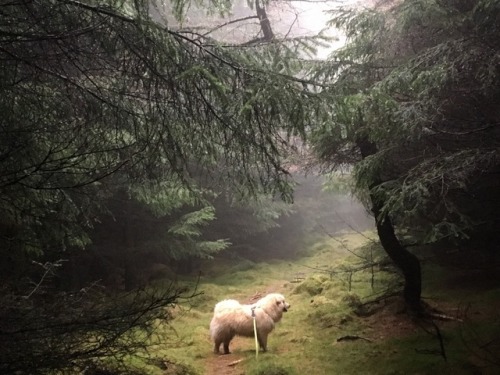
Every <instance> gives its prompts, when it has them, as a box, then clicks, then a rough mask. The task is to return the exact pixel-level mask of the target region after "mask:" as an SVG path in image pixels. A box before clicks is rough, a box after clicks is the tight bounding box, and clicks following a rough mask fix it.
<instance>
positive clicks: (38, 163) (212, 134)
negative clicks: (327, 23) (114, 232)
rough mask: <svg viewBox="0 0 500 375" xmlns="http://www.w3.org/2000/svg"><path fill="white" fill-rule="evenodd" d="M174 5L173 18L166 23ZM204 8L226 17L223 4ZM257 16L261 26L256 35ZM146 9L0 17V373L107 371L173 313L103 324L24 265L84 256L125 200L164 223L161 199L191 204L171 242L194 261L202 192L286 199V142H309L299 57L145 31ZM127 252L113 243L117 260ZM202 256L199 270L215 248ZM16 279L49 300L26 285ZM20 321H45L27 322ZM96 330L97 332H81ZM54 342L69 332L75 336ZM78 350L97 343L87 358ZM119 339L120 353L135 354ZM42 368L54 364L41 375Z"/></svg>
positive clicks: (313, 100) (39, 11)
mask: <svg viewBox="0 0 500 375" xmlns="http://www.w3.org/2000/svg"><path fill="white" fill-rule="evenodd" d="M185 3H186V2H183V1H177V2H175V5H176V7H175V9H177V10H178V11H177V15H181V14H182V4H185ZM214 4H219V5H220V6H221V8H220V10H221V12H222V13H223V14H226V13H227V11H228V5H229V3H224V2H222V3H221V2H214ZM262 5H263V4H259V6H258V9H259V15H260V22H262V23H266V22H267V21H266V17H265V16H264V13H265V9H264V7H263V6H262ZM154 6H155V4H154V2H153V1H147V0H139V1H125V0H123V1H120V0H105V1H92V0H88V1H76V0H49V1H41V0H20V1H15V2H7V3H2V4H1V5H0V13H1V14H2V23H1V25H0V110H1V113H2V117H1V118H0V150H1V151H0V171H1V172H0V194H1V196H2V200H1V201H0V215H1V217H2V219H1V223H0V234H1V241H2V245H3V246H2V251H3V253H4V254H5V257H3V262H2V263H3V264H2V266H3V267H4V268H6V269H7V268H14V269H15V271H16V273H17V275H15V276H16V277H14V278H12V279H11V280H9V282H6V283H5V284H4V285H5V286H4V288H3V289H2V297H1V298H2V301H5V303H2V306H4V307H5V309H3V310H2V311H1V314H2V323H3V324H2V326H1V327H0V339H1V342H0V345H1V346H2V348H4V347H5V348H7V347H8V348H9V350H5V351H4V350H2V356H3V355H4V354H5V356H6V357H3V358H1V360H0V362H2V366H3V369H5V370H6V371H11V370H12V371H24V372H27V373H35V372H44V371H47V370H51V371H52V370H56V369H63V370H70V369H71V366H74V367H75V368H78V367H81V365H82V363H83V362H82V361H84V360H86V359H94V360H98V359H102V357H106V356H108V357H116V352H115V351H114V346H113V345H115V344H116V343H117V342H118V341H119V340H118V339H120V338H122V337H125V336H124V335H123V334H125V333H126V332H130V330H132V331H133V329H135V328H141V327H142V326H144V325H147V324H152V322H153V321H154V319H155V318H156V317H161V316H162V314H161V312H162V311H164V310H163V308H164V307H167V306H168V305H169V304H171V303H173V301H175V300H177V298H178V297H179V294H178V293H175V292H173V293H170V294H168V295H167V296H166V297H165V298H160V299H158V300H156V299H155V300H154V301H155V302H154V304H153V305H154V308H152V309H151V310H147V309H146V310H141V309H140V308H139V307H138V306H140V302H141V301H142V302H144V299H142V300H141V299H140V300H135V301H132V302H131V303H130V304H128V305H127V306H126V307H125V308H124V309H123V311H125V313H123V314H121V313H120V312H116V315H114V314H113V315H109V314H108V313H109V308H108V307H109V306H108V300H107V299H106V298H104V299H101V298H100V296H96V297H95V299H89V300H88V301H81V300H80V299H79V298H80V297H81V296H82V295H80V294H79V295H77V296H76V300H73V299H72V298H69V297H68V298H65V297H64V295H63V294H59V293H56V292H47V293H45V291H46V290H49V286H50V287H55V285H54V283H46V280H47V278H46V277H45V275H46V272H42V274H41V275H39V272H34V271H33V270H32V269H31V268H32V267H29V266H28V264H29V261H31V260H33V259H38V260H42V259H43V261H41V262H40V264H42V265H43V266H44V267H45V268H44V269H47V270H49V269H50V270H51V271H52V270H53V269H54V267H52V265H54V264H58V263H57V259H59V258H58V257H59V256H60V254H61V253H64V252H65V251H67V250H68V249H74V248H85V247H88V245H89V243H90V241H91V238H90V235H89V233H91V229H92V227H94V226H97V225H98V224H99V220H101V219H102V217H103V215H104V214H106V213H108V212H109V208H110V207H109V202H110V201H111V200H112V199H113V198H116V197H117V196H120V195H121V194H123V195H125V196H126V197H127V198H131V197H133V199H134V201H133V202H132V203H133V204H136V203H137V202H138V201H140V202H142V203H143V204H144V205H146V206H147V207H148V209H150V210H152V211H154V210H155V209H156V210H157V213H161V214H162V215H164V214H165V213H167V212H171V211H168V210H171V209H173V208H175V207H178V206H176V204H175V202H172V198H175V192H174V191H176V190H175V189H172V190H171V191H169V189H168V188H166V187H165V184H166V185H167V187H171V186H174V187H175V188H179V189H178V190H177V191H183V192H186V191H188V193H187V196H184V197H181V198H179V200H180V201H181V202H180V203H181V204H183V205H184V206H183V207H184V208H185V207H186V206H188V205H190V206H191V207H190V209H191V212H185V213H184V215H183V220H184V221H181V224H182V225H178V224H179V222H176V223H171V224H172V225H171V226H170V231H169V234H170V235H171V238H174V239H179V237H183V238H184V240H186V239H187V240H188V241H190V242H191V244H193V243H195V244H196V245H200V244H203V243H202V242H200V241H198V240H196V237H197V236H198V235H199V231H198V228H199V225H200V224H202V223H205V222H206V221H208V220H210V219H211V218H212V215H213V212H211V211H210V207H209V205H208V204H207V205H202V206H204V207H205V208H204V207H199V205H198V204H196V205H192V204H190V202H191V201H192V200H196V199H200V200H199V201H198V203H205V202H203V201H202V200H201V198H200V195H202V194H198V192H205V191H207V190H210V189H211V188H212V187H213V186H223V185H224V183H226V182H227V180H229V179H230V180H231V181H234V182H233V188H232V190H233V193H234V192H236V193H234V194H235V195H236V196H237V197H238V199H239V200H240V201H242V200H244V199H245V198H250V197H253V196H256V195H258V194H261V193H262V194H269V195H271V196H273V195H279V196H281V197H283V198H286V199H289V198H290V196H291V186H290V184H289V175H288V172H287V170H286V168H284V166H283V165H282V160H281V153H282V152H283V150H284V149H285V147H287V136H288V135H289V134H295V135H297V134H301V133H303V132H304V128H305V125H306V124H307V122H308V119H309V118H310V117H311V113H313V112H314V107H315V106H316V105H317V103H318V100H319V98H318V96H317V95H316V94H314V93H311V92H309V91H308V90H305V89H304V86H303V84H304V80H303V79H300V78H296V77H295V76H294V74H295V73H297V72H299V71H300V69H301V60H300V59H299V58H296V57H294V52H295V51H296V50H297V49H298V48H299V47H300V46H304V45H305V44H304V41H303V40H296V41H294V42H292V43H291V44H290V45H288V46H287V45H285V44H282V43H278V40H277V39H276V36H275V35H271V36H270V34H267V36H266V38H267V40H266V41H267V42H269V39H270V38H274V39H273V40H272V41H271V42H272V43H264V44H262V43H258V41H252V43H250V44H247V45H245V46H240V47H241V48H237V47H238V46H237V45H234V44H233V45H227V44H221V43H218V42H217V41H216V40H215V39H213V38H211V37H210V36H209V35H201V34H199V33H196V32H195V31H193V30H188V31H183V30H181V29H178V30H176V29H174V28H171V27H169V25H166V24H164V23H161V22H159V21H156V20H154V19H153V17H152V12H153V10H154V9H155V7H154ZM267 31H269V29H268V30H267ZM283 54H284V56H286V57H287V58H288V59H287V60H283V59H282V58H281V57H282V56H283ZM131 201H132V200H131V199H127V200H126V201H125V202H126V204H128V203H131ZM194 206H196V207H194ZM179 207H180V206H179ZM125 208H127V207H125ZM196 209H200V211H198V215H193V214H192V211H193V210H196ZM162 210H163V211H162ZM125 211H126V212H130V211H127V210H125ZM176 225H177V226H176ZM125 229H128V228H127V225H125ZM127 233H129V232H127ZM133 240H134V239H133V238H131V237H127V238H125V239H124V242H125V243H126V246H125V248H126V251H125V255H128V254H127V251H128V249H133V248H134V246H135V244H134V243H133ZM183 243H185V242H183ZM210 244H211V245H214V242H211V243H208V242H205V243H204V245H210ZM215 245H220V243H219V244H217V243H215ZM219 248H220V246H219ZM177 250H178V249H177ZM198 250H201V251H202V252H205V254H210V252H211V251H212V250H214V248H213V247H210V246H208V247H206V246H205V247H204V248H202V249H200V248H199V249H198ZM215 250H216V249H215ZM4 254H2V255H4ZM171 255H173V253H172V254H171ZM181 255H185V254H184V253H183V254H181ZM124 258H127V256H124ZM12 261H14V262H15V266H16V267H11V266H10V265H9V262H12ZM45 261H47V262H45ZM125 263H126V264H128V265H130V263H131V262H130V261H128V262H127V261H126V262H125ZM127 267H128V266H127V265H126V266H125V268H126V269H127ZM27 272H29V273H28V275H29V276H33V277H34V278H35V280H39V283H38V284H40V283H41V282H42V281H43V287H44V288H40V287H37V288H35V289H32V288H31V287H29V286H28V285H26V284H23V283H21V281H20V280H21V279H22V278H23V277H25V276H24V275H26V274H27ZM126 272H127V270H126ZM37 276H38V277H37ZM2 277H5V276H4V274H2ZM30 290H32V291H33V293H31V292H30ZM42 291H44V293H42ZM26 296H29V298H27V299H26V298H24V297H26ZM70 297H73V295H72V296H70ZM12 301H15V302H12ZM18 301H20V302H19V303H18ZM96 301H97V302H96ZM78 302H79V303H80V304H78ZM12 306H13V307H12ZM11 307H12V308H11ZM134 308H136V310H134ZM137 308H138V310H137ZM30 309H32V311H33V314H34V315H37V313H38V315H37V316H38V317H40V318H41V319H36V320H34V319H33V322H30V319H31V318H32V317H33V314H27V313H26V312H27V311H29V310H30ZM90 309H92V310H93V311H95V312H96V314H95V315H91V317H90V318H91V320H92V321H86V320H82V321H79V320H78V319H76V318H75V317H78V316H80V315H81V314H83V315H85V314H87V312H88V311H89V310H90ZM120 311H122V310H121V309H120ZM127 311H128V312H127ZM134 311H135V312H136V313H137V314H134V313H133V312H134ZM51 312H57V314H51ZM22 317H25V318H26V319H27V320H26V319H24V320H23V319H22ZM18 318H19V319H18ZM115 318H116V319H115ZM16 319H17V320H16ZM75 319H76V320H75ZM95 321H96V322H98V323H100V322H103V324H104V328H103V327H101V326H99V324H97V325H92V324H90V323H92V322H95ZM5 322H7V323H9V322H11V323H12V325H10V324H7V323H5ZM107 324H109V327H106V325H107ZM26 327H28V328H26ZM60 327H72V329H71V332H70V333H71V334H72V335H70V336H67V335H64V332H62V331H61V330H58V329H59V328H60ZM73 327H77V328H75V329H74V330H73ZM52 328H54V329H52ZM56 328H57V329H56ZM108 328H109V329H108ZM117 330H118V331H117ZM28 331H29V332H30V335H29V337H28V338H27V337H26V336H25V333H26V332H28ZM73 333H74V335H73ZM12 335H14V336H15V337H16V340H14V341H12V340H11V338H10V337H11V336H12ZM89 337H90V338H92V337H98V338H99V339H98V341H99V340H100V339H101V338H102V342H101V341H99V342H97V346H96V347H93V348H92V347H89V348H86V347H85V345H83V346H84V347H83V348H82V346H81V345H82V343H86V340H87V339H89ZM17 338H19V339H17ZM128 338H130V340H131V341H128V340H125V344H124V345H125V346H120V348H121V349H122V351H121V353H124V354H126V353H128V352H129V349H130V350H133V349H134V348H135V347H136V346H135V345H137V344H138V343H140V339H141V337H137V336H134V335H131V336H127V339H128ZM137 340H139V341H137ZM47 343H49V344H50V345H46V344H47ZM76 343H78V344H79V345H78V344H76ZM58 344H61V345H58ZM101 344H102V345H101ZM9 345H10V346H9ZM28 347H29V348H30V350H31V349H34V348H36V353H34V354H36V355H35V356H33V357H30V358H27V357H23V356H22V355H21V354H22V353H23V352H24V351H25V349H27V348H28ZM101 349H102V350H101ZM108 349H109V351H106V350H108ZM49 353H50V354H49ZM79 354H82V355H79ZM108 354H109V355H108ZM51 356H52V357H54V358H57V362H46V361H43V358H49V357H51ZM23 358H25V360H23ZM58 366H59V367H58Z"/></svg>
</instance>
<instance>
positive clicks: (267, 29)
mask: <svg viewBox="0 0 500 375" xmlns="http://www.w3.org/2000/svg"><path fill="white" fill-rule="evenodd" d="M255 9H256V10H257V17H259V21H260V27H261V29H262V33H263V34H264V38H263V40H265V41H270V40H272V39H273V38H274V33H273V29H272V28H271V22H270V21H269V18H267V12H266V8H265V6H261V5H260V1H259V0H256V1H255Z"/></svg>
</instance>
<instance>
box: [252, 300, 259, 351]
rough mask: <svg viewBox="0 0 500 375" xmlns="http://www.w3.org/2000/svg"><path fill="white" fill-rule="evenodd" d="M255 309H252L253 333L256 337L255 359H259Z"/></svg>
mask: <svg viewBox="0 0 500 375" xmlns="http://www.w3.org/2000/svg"><path fill="white" fill-rule="evenodd" d="M255 308H256V306H254V307H252V318H253V333H254V336H255V359H259V339H258V338H257V323H256V321H255Z"/></svg>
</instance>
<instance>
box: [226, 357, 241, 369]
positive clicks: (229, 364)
mask: <svg viewBox="0 0 500 375" xmlns="http://www.w3.org/2000/svg"><path fill="white" fill-rule="evenodd" d="M241 362H243V358H242V359H238V360H237V361H233V362H231V363H228V367H233V366H236V365H237V364H238V363H241Z"/></svg>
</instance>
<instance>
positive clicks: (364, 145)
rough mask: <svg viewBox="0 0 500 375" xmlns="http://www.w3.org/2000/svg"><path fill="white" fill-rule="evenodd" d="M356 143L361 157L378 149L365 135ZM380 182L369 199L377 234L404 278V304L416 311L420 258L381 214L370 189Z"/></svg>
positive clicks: (419, 302)
mask: <svg viewBox="0 0 500 375" xmlns="http://www.w3.org/2000/svg"><path fill="white" fill-rule="evenodd" d="M356 143H357V146H358V148H359V150H360V152H361V157H362V158H363V159H364V158H366V157H368V156H370V155H374V154H375V153H376V152H377V151H378V150H377V146H376V145H375V144H374V143H373V142H371V141H370V140H369V139H368V138H367V137H361V138H359V139H358V140H357V142H356ZM381 183H382V180H381V178H380V177H378V178H376V179H375V181H373V183H372V185H371V186H370V200H371V202H372V212H373V214H374V215H375V222H376V226H377V234H378V236H379V239H380V243H381V244H382V247H383V248H384V250H385V252H386V253H387V255H388V256H389V258H390V259H391V260H392V261H393V262H394V264H395V265H396V267H398V268H399V269H400V270H401V272H402V273H403V276H404V279H405V286H404V292H403V297H404V300H405V303H406V305H407V306H408V308H410V309H411V310H413V311H416V312H418V311H420V310H421V309H422V305H421V294H422V272H421V268H420V260H419V259H418V258H417V257H416V256H415V255H414V254H412V253H410V252H409V251H408V250H407V249H406V248H405V247H404V246H403V245H402V244H401V242H400V241H399V239H398V237H397V236H396V233H395V232H394V226H393V224H392V221H391V218H390V217H389V216H388V215H385V216H382V215H381V211H382V207H383V203H382V202H380V200H378V199H377V198H376V197H375V196H374V195H373V193H372V190H373V189H374V188H375V187H377V186H378V185H380V184H381Z"/></svg>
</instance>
